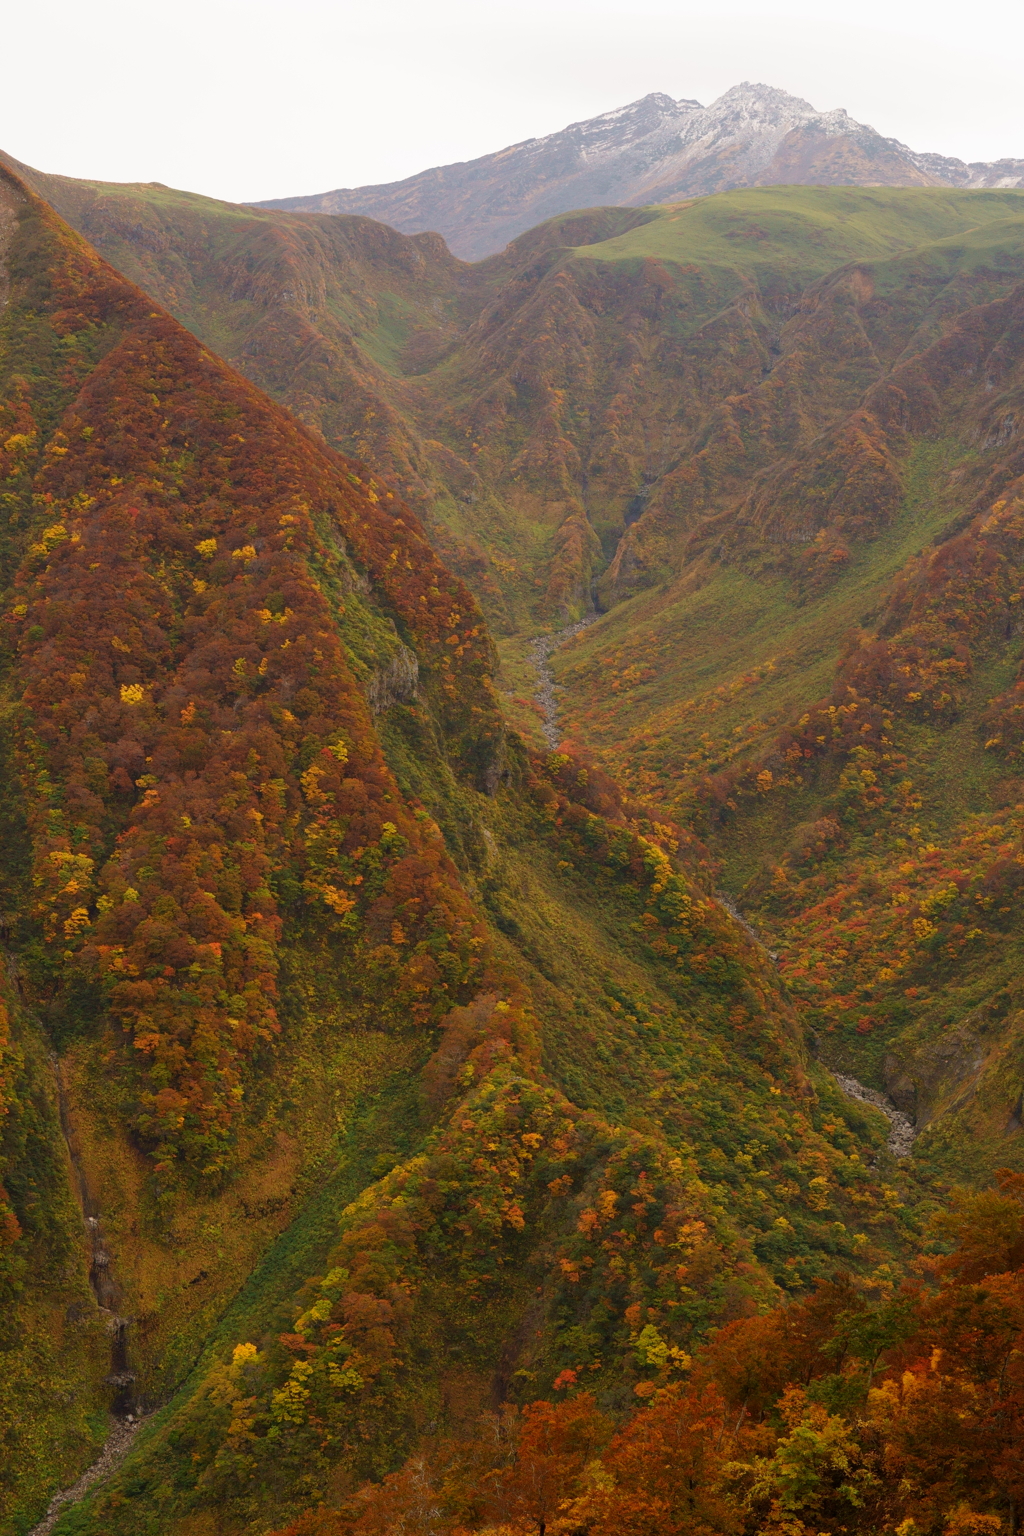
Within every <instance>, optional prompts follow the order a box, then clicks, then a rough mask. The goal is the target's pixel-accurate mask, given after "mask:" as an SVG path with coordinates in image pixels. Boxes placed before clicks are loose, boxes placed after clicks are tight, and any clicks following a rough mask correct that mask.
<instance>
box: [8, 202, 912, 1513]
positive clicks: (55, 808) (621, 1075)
mask: <svg viewBox="0 0 1024 1536" xmlns="http://www.w3.org/2000/svg"><path fill="white" fill-rule="evenodd" d="M0 205H2V209H3V219H2V223H0V228H2V231H3V240H4V252H3V272H4V291H3V310H2V314H0V410H2V426H3V430H2V432H0V445H2V459H0V486H2V502H0V507H2V513H3V546H2V552H3V560H4V574H3V580H4V598H3V604H4V606H3V634H4V651H3V668H4V670H3V708H4V731H3V738H2V739H3V746H4V751H5V753H6V755H7V758H6V766H5V771H4V774H3V779H2V783H3V796H2V801H0V812H2V816H3V825H4V833H5V835H4V837H3V859H4V891H5V898H4V900H5V912H4V982H3V986H4V992H3V1009H2V1012H0V1063H2V1071H0V1116H2V1141H0V1180H2V1184H3V1197H2V1198H3V1203H2V1206H0V1217H2V1225H0V1232H2V1238H3V1249H2V1255H0V1283H2V1285H3V1287H4V1309H3V1318H4V1322H3V1329H2V1333H0V1350H2V1354H3V1373H2V1379H3V1393H2V1396H0V1436H2V1437H3V1454H2V1455H0V1468H2V1472H0V1498H2V1505H0V1510H2V1513H0V1521H2V1522H3V1524H2V1526H0V1529H4V1531H5V1536H6V1532H7V1531H10V1532H12V1533H13V1532H14V1531H19V1530H24V1529H25V1528H26V1527H27V1525H28V1524H29V1523H30V1522H31V1520H32V1519H34V1518H38V1517H39V1516H40V1515H41V1514H42V1512H43V1510H44V1509H45V1508H46V1505H47V1502H48V1500H49V1498H50V1496H51V1495H52V1493H53V1492H54V1490H55V1488H57V1487H59V1486H60V1485H61V1484H62V1483H72V1482H73V1481H74V1479H75V1476H76V1475H77V1473H78V1472H79V1471H81V1469H82V1468H83V1467H84V1466H85V1465H87V1464H88V1463H89V1462H90V1461H91V1460H92V1459H93V1458H94V1456H95V1454H96V1450H97V1448H98V1442H99V1440H100V1439H101V1438H102V1435H103V1432H104V1427H105V1414H104V1410H105V1408H106V1407H108V1406H109V1405H111V1404H113V1405H114V1406H116V1407H118V1408H119V1409H120V1411H125V1409H126V1408H127V1407H128V1404H129V1403H130V1405H131V1408H132V1411H137V1409H138V1408H139V1407H143V1408H147V1409H148V1408H153V1407H161V1409H162V1411H161V1412H160V1413H158V1414H156V1415H154V1416H153V1417H151V1418H149V1419H147V1423H146V1426H145V1427H144V1429H143V1430H142V1431H140V1434H139V1436H138V1437H137V1439H136V1441H135V1442H134V1445H133V1450H132V1454H131V1458H130V1460H129V1462H128V1463H127V1464H126V1466H125V1468H124V1470H123V1471H122V1472H121V1473H119V1474H118V1475H117V1477H116V1478H115V1479H114V1481H113V1482H112V1483H111V1484H110V1485H109V1486H107V1487H104V1488H100V1489H96V1490H94V1491H93V1493H92V1494H91V1495H90V1500H89V1501H87V1502H86V1504H85V1505H83V1506H82V1507H81V1508H76V1509H72V1510H69V1511H67V1512H65V1513H63V1514H62V1515H61V1516H60V1519H59V1521H58V1524H57V1527H56V1529H58V1530H63V1531H70V1530H79V1531H81V1530H87V1529H96V1530H101V1529H102V1530H104V1531H111V1530H121V1529H124V1530H131V1531H133V1532H136V1533H137V1532H139V1531H143V1530H153V1531H156V1530H181V1531H185V1530H193V1531H194V1530H195V1529H197V1528H203V1526H204V1525H205V1527H206V1528H213V1527H215V1528H216V1529H218V1530H235V1529H238V1530H241V1529H246V1530H253V1529H269V1528H270V1527H271V1526H272V1525H273V1524H275V1523H278V1522H279V1519H280V1518H281V1517H282V1515H286V1514H287V1512H288V1511H289V1510H290V1509H293V1508H294V1509H297V1508H300V1507H304V1506H305V1505H307V1504H309V1503H310V1502H311V1501H316V1500H318V1499H321V1498H324V1497H328V1496H331V1497H333V1496H334V1495H335V1494H336V1493H338V1492H340V1491H344V1490H345V1489H350V1488H352V1487H354V1486H355V1484H356V1483H357V1482H358V1480H359V1479H361V1478H362V1477H364V1476H366V1475H380V1473H381V1472H382V1471H384V1470H387V1468H388V1467H389V1466H391V1465H393V1464H394V1462H395V1460H396V1458H397V1459H401V1458H402V1457H404V1456H405V1455H406V1454H407V1453H408V1451H409V1450H411V1449H414V1448H415V1446H416V1445H417V1443H418V1441H419V1438H420V1437H421V1436H422V1435H423V1434H425V1433H430V1432H432V1430H431V1426H432V1425H436V1424H438V1423H441V1424H444V1423H447V1422H456V1421H459V1419H460V1416H463V1415H465V1414H466V1413H471V1412H475V1411H476V1409H477V1408H478V1406H479V1405H480V1403H481V1402H483V1401H486V1400H488V1399H493V1400H497V1401H501V1400H502V1399H504V1398H507V1397H511V1398H515V1397H516V1396H517V1394H522V1393H523V1392H526V1391H528V1392H530V1393H531V1394H533V1395H535V1394H536V1393H537V1391H543V1390H545V1389H546V1388H547V1387H548V1386H549V1385H550V1384H551V1383H553V1381H554V1380H555V1378H556V1376H557V1375H558V1373H559V1372H560V1371H561V1370H563V1369H568V1368H571V1369H576V1368H582V1367H583V1366H584V1365H585V1364H586V1365H587V1366H588V1369H592V1372H593V1378H592V1379H593V1380H594V1383H595V1386H597V1387H598V1388H599V1389H600V1390H601V1392H602V1393H603V1394H605V1395H606V1396H607V1399H608V1402H609V1404H612V1403H614V1402H615V1401H617V1400H618V1399H619V1398H621V1397H622V1394H623V1393H630V1392H631V1391H632V1386H633V1385H634V1384H635V1383H638V1382H639V1380H640V1379H646V1378H644V1372H645V1371H647V1372H648V1374H649V1373H650V1371H651V1370H656V1369H657V1367H656V1365H655V1366H651V1364H650V1361H649V1360H647V1356H646V1355H644V1354H643V1353H641V1354H640V1355H638V1354H637V1352H636V1350H635V1348H634V1339H635V1337H636V1335H637V1320H638V1319H640V1320H642V1319H643V1318H644V1317H645V1316H651V1317H653V1316H654V1315H655V1314H656V1315H657V1317H658V1318H660V1319H661V1323H660V1325H659V1326H662V1327H663V1328H664V1329H665V1330H666V1335H665V1337H666V1338H669V1339H670V1340H671V1345H669V1344H668V1343H666V1346H665V1347H666V1348H668V1347H672V1348H676V1349H679V1350H680V1351H684V1350H685V1345H686V1343H687V1341H688V1340H689V1339H691V1337H692V1338H694V1339H696V1338H697V1337H699V1336H700V1335H701V1334H703V1333H704V1332H705V1331H706V1330H707V1329H708V1328H709V1327H712V1326H714V1325H715V1324H716V1322H717V1321H719V1320H723V1319H725V1318H726V1317H729V1316H733V1315H739V1314H743V1313H745V1312H747V1311H751V1310H756V1309H757V1308H758V1307H759V1306H762V1305H765V1304H770V1303H771V1302H773V1301H774V1300H775V1299H776V1298H778V1297H779V1296H780V1295H781V1294H782V1293H783V1292H784V1291H785V1290H786V1289H788V1288H795V1289H800V1288H802V1287H804V1286H806V1285H807V1284H808V1283H810V1282H811V1281H813V1279H814V1278H815V1277H816V1276H819V1275H823V1274H824V1273H826V1272H827V1270H828V1269H829V1268H830V1267H832V1266H833V1265H834V1264H835V1262H836V1258H837V1257H840V1258H841V1259H842V1260H843V1261H845V1262H848V1263H849V1264H851V1265H852V1266H854V1267H855V1268H858V1269H860V1270H861V1271H863V1272H864V1273H865V1274H875V1273H876V1271H877V1272H878V1273H884V1274H886V1275H889V1274H891V1273H894V1270H893V1266H894V1265H896V1266H898V1265H899V1263H900V1261H901V1255H902V1254H904V1253H905V1252H906V1250H907V1245H908V1242H909V1241H910V1240H911V1238H912V1234H913V1231H914V1226H915V1222H916V1221H917V1219H918V1218H917V1216H916V1214H915V1211H914V1209H912V1208H911V1206H913V1205H914V1203H915V1202H917V1201H919V1200H920V1198H921V1197H922V1190H921V1189H920V1188H918V1187H916V1186H915V1187H914V1189H913V1190H911V1191H910V1193H911V1196H912V1201H911V1206H906V1205H900V1206H898V1207H896V1208H892V1209H890V1206H889V1205H887V1203H886V1199H887V1197H886V1196H885V1194H884V1192H883V1190H882V1188H881V1185H880V1179H881V1177H883V1176H884V1170H885V1168H886V1166H887V1165H886V1161H885V1160H886V1153H885V1147H884V1143H885V1133H886V1128H885V1125H884V1122H882V1120H881V1117H879V1116H872V1115H871V1114H870V1113H865V1112H863V1110H862V1109H861V1108H860V1107H858V1106H856V1105H852V1104H847V1103H845V1102H844V1101H843V1100H842V1098H841V1096H840V1095H839V1094H838V1093H837V1091H836V1090H835V1088H834V1085H832V1084H831V1083H830V1081H829V1080H828V1079H827V1077H825V1076H824V1075H819V1074H816V1073H815V1072H814V1069H813V1068H809V1067H808V1063H807V1062H806V1060H805V1057H804V1052H803V1049H802V1046H801V1043H800V1039H799V1033H798V1030H797V1027H796V1021H795V1019H794V1016H793V1013H792V1010H791V1008H790V1006H789V1004H788V1003H787V1001H786V999H785V997H784V996H783V994H782V992H781V991H780V989H779V986H778V983H777V979H776V977H775V975H774V972H773V970H772V968H771V966H770V964H769V963H768V962H767V961H766V959H765V957H764V956H763V955H762V954H761V952H760V951H759V950H758V949H757V948H756V946H754V945H752V944H751V943H750V942H749V941H748V939H747V938H746V936H745V934H744V933H743V932H742V930H741V929H739V928H738V927H737V926H736V925H735V924H733V923H732V921H731V920H730V919H729V918H728V916H727V915H726V914H725V913H724V911H723V910H722V909H721V908H720V907H719V906H718V905H717V904H716V903H715V902H714V901H713V900H712V899H711V897H710V895H709V891H708V881H709V876H710V869H709V867H708V865H707V861H706V857H705V855H704V853H703V851H702V850H701V848H700V847H699V845H698V844H696V843H695V842H693V841H692V840H689V839H687V838H685V837H684V836H683V834H681V833H679V832H676V831H674V830H673V829H672V828H670V827H668V826H667V825H662V824H658V825H655V824H652V823H651V822H650V821H649V820H648V819H647V818H645V816H644V815H643V813H642V812H641V811H639V810H638V809H637V808H635V807H631V806H630V805H628V804H627V803H626V802H624V801H623V800H622V798H621V796H620V795H619V794H618V792H617V791H616V790H615V788H614V785H612V784H611V783H610V781H608V780H606V779H605V778H603V776H601V775H599V774H597V773H590V772H588V771H587V770H585V769H583V768H582V767H581V766H580V765H579V763H578V762H576V761H575V760H574V759H573V758H572V757H571V756H568V755H565V754H557V753H556V754H544V755H541V756H537V757H531V756H530V755H529V753H528V752H527V751H526V750H525V749H524V747H523V746H522V745H521V744H520V743H519V742H518V741H517V740H516V738H514V737H512V736H510V735H509V734H508V732H507V730H506V728H505V726H504V724H503V721H502V719H501V716H500V714H499V711H498V710H497V707H496V703H495V698H494V694H493V690H492V687H491V684H490V679H489V673H490V668H491V665H492V661H493V652H492V648H491V644H490V641H489V639H488V636H487V633H486V629H485V627H484V625H483V622H482V619H481V616H480V614H479V611H478V610H477V608H476V607H475V605H474V603H473V600H472V599H471V597H470V595H469V593H468V592H467V591H466V589H465V588H464V587H463V586H462V584H461V583H460V582H459V580H458V579H457V578H456V577H454V576H452V575H451V574H449V573H448V572H447V571H446V570H445V568H444V567H443V566H442V565H441V563H440V561H439V560H438V559H437V557H436V555H434V553H433V552H432V551H431V549H430V547H429V545H428V544H427V543H426V541H425V540H424V538H423V536H422V534H421V532H420V529H419V526H418V524H417V522H416V519H415V517H414V515H413V514H412V513H411V512H410V511H409V510H408V509H407V508H406V507H404V506H403V505H402V504H401V502H400V501H399V500H398V498H397V496H396V495H395V494H394V492H393V491H392V490H391V489H390V488H389V486H388V485H387V483H386V482H385V481H384V480H383V479H381V478H378V477H376V476H375V475H374V474H373V473H371V472H369V471H367V470H366V469H365V468H363V467H361V466H360V465H358V464H356V463H353V462H352V461H350V460H346V459H344V458H342V457H341V456H340V455H338V454H337V453H335V452H333V451H332V450H330V449H328V448H326V447H325V446H324V445H323V443H322V441H320V440H318V439H317V438H316V437H314V436H313V435H312V434H311V433H310V432H309V431H308V430H306V429H305V428H304V427H303V426H302V425H301V424H299V423H298V422H296V420H295V419H294V418H293V417H291V416H289V415H288V414H286V413H285V412H284V411H282V410H281V409H280V408H279V407H277V406H275V405H274V404H273V403H272V402H271V401H270V400H268V399H267V398H266V397H265V396H264V395H262V394H261V393H260V392H259V391H258V390H257V389H256V388H255V387H254V386H253V385H252V384H250V383H248V382H247V381H245V380H244V379H242V378H241V377H239V376H238V375H237V374H236V373H234V372H233V371H232V370H231V368H230V367H229V366H228V365H227V364H225V363H224V362H223V361H221V360H220V359H219V358H218V357H216V356H214V355H213V354H212V353H211V352H209V351H208V350H206V349H205V348H204V347H203V346H202V345H201V344H200V343H199V342H198V341H197V340H196V339H195V338H194V336H192V335H191V334H190V333H189V332H188V331H187V330H185V329H184V328H183V327H182V326H181V325H180V324H179V323H178V322H177V321H175V320H174V319H172V318H171V316H170V315H169V314H168V313H167V312H166V311H164V310H162V309H161V308H159V307H157V306H156V305H155V303H154V300H153V299H152V298H150V297H148V296H147V295H145V294H144V293H143V292H142V291H141V290H140V289H138V288H136V287H135V286H133V284H131V283H130V282H128V281H127V280H125V279H124V278H123V277H121V276H120V275H119V274H118V273H117V272H116V271H114V270H113V269H112V268H111V267H110V266H108V265H107V264H106V263H105V262H104V261H103V260H102V259H101V258H100V257H98V256H97V254H96V253H95V251H94V250H93V249H92V248H90V247H89V246H88V245H87V244H86V243H85V242H84V241H83V240H82V239H81V238H80V237H79V236H77V235H76V234H74V233H73V232H72V231H71V230H70V229H69V228H68V226H67V225H65V224H63V223H62V222H61V220H60V219H59V218H58V217H57V216H56V215H55V214H54V213H53V212H52V211H51V210H50V209H49V208H48V207H47V206H46V205H45V204H44V203H42V202H41V201H40V200H39V198H38V197H36V196H35V195H34V194H33V193H32V192H31V191H30V190H29V189H28V187H27V186H26V185H25V184H24V183H23V182H21V181H20V180H19V179H18V178H17V177H16V176H14V175H12V174H10V173H7V172H4V173H3V174H2V177H0ZM737 1158H740V1159H750V1161H749V1163H748V1162H745V1161H742V1160H741V1161H739V1162H737ZM876 1164H877V1167H876V1166H875V1165H876ZM735 1170H740V1171H739V1172H738V1173H737V1172H736V1171H735ZM762 1174H763V1175H764V1177H762ZM638 1190H639V1191H640V1195H639V1196H638V1195H637V1194H636V1191H638ZM862 1210H870V1211H871V1212H872V1223H873V1224H872V1227H871V1231H870V1233H861V1232H860V1230H859V1228H860V1226H861V1224H862V1223H861V1218H860V1216H859V1215H858V1214H857V1213H858V1212H859V1211H862ZM84 1217H88V1218H89V1219H90V1220H91V1221H92V1222H93V1223H99V1224H101V1226H102V1232H103V1253H104V1256H105V1258H106V1259H107V1262H108V1265H109V1266H110V1267H111V1268H113V1270H114V1272H115V1274H116V1284H115V1285H114V1286H111V1285H110V1284H109V1283H106V1282H105V1284H104V1286H103V1287H100V1286H99V1285H98V1283H96V1282H95V1276H93V1281H94V1283H93V1284H92V1285H90V1266H92V1268H93V1269H95V1264H96V1253H97V1248H96V1245H95V1243H94V1242H93V1241H92V1240H91V1238H90V1236H89V1233H90V1231H91V1230H92V1229H91V1228H90V1227H88V1226H87V1225H86V1222H85V1220H84V1219H83V1218H84ZM597 1234H600V1240H599V1241H595V1240H594V1239H595V1238H596V1237H597ZM666 1236H668V1238H669V1239H670V1240H669V1241H668V1243H667V1246H666ZM679 1245H681V1247H680V1246H679ZM683 1254H686V1255H690V1256H691V1259H692V1263H691V1262H688V1263H686V1264H681V1262H680V1256H681V1255H683ZM101 1291H102V1296H103V1297H104V1298H107V1299H108V1300H109V1299H116V1304H117V1307H118V1308H119V1313H118V1316H117V1318H116V1320H115V1322H116V1327H115V1330H114V1333H115V1337H116V1340H117V1343H118V1350H119V1351H120V1354H119V1356H118V1357H117V1358H118V1369H117V1370H116V1371H114V1370H112V1365H113V1364H114V1363H115V1357H114V1355H113V1343H112V1339H111V1336H110V1334H109V1333H108V1330H107V1326H106V1324H107V1322H108V1321H109V1319H107V1318H106V1316H105V1314H104V1313H102V1312H101V1311H100V1310H99V1309H98V1308H97V1306H96V1299H97V1298H98V1297H99V1296H100V1293H101ZM651 1308H654V1313H651V1311H650V1309H651ZM109 1310H110V1309H109V1307H108V1311H109ZM652 1326H653V1324H652ZM659 1337H662V1335H660V1334H659ZM645 1362H646V1363H645ZM126 1392H127V1393H128V1394H130V1395H129V1398H128V1402H126V1400H125V1396H124V1394H125V1393H126ZM197 1522H198V1526H197Z"/></svg>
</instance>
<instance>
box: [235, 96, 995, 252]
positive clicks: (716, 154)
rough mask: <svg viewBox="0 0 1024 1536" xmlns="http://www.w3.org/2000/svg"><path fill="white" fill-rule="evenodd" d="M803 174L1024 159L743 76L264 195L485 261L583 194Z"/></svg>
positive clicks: (813, 179) (605, 199) (843, 176)
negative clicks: (406, 165)
mask: <svg viewBox="0 0 1024 1536" xmlns="http://www.w3.org/2000/svg"><path fill="white" fill-rule="evenodd" d="M794 183H795V184H799V185H806V186H889V187H919V186H943V187H1020V186H1024V160H997V161H991V162H976V163H972V164H967V163H965V162H964V161H963V160H957V159H955V158H951V157H949V156H946V155H933V154H917V153H915V152H914V151H913V150H911V149H908V148H907V146H906V145H905V144H901V143H900V142H899V140H898V139H887V138H884V137H883V136H882V135H881V134H880V133H878V132H877V131H876V130H875V129H874V128H871V127H869V126H868V125H867V124H865V123H858V122H855V121H854V119H853V118H852V117H850V116H849V114H848V113H847V112H845V111H844V110H843V109H842V108H836V109H835V110H834V111H830V112H818V111H817V110H816V109H815V108H814V107H812V106H811V104H810V102H807V101H803V100H802V99H801V98H800V97H798V96H790V95H789V94H788V93H787V92H786V91H780V90H777V89H775V88H774V87H773V86H769V85H755V84H751V83H750V82H749V81H744V83H743V84H741V85H736V86H733V88H732V89H731V90H729V91H726V93H725V95H724V96H720V97H719V98H718V100H717V101H714V102H712V103H711V105H710V106H708V107H704V106H702V105H701V104H700V102H699V101H690V100H685V99H684V100H681V101H674V100H673V99H672V97H671V96H666V95H663V94H661V93H659V92H652V94H651V95H649V96H644V97H642V98H641V99H640V100H639V101H634V102H631V103H630V104H629V105H628V106H625V107H619V108H617V109H616V110H615V111H614V112H604V113H602V114H601V116H600V117H593V118H589V119H588V120H587V121H585V122H582V123H570V125H569V126H568V127H567V128H563V129H562V130H561V132H559V133H551V134H548V135H547V136H546V137H544V138H540V139H526V140H524V141H523V142H522V143H521V144H513V145H511V146H510V147H509V148H507V149H502V150H499V151H498V152H497V153H496V154H491V155H482V156H480V158H479V159H477V160H467V161H464V162H460V163H459V164H456V165H444V166H435V167H433V168H432V169H430V170H426V171H421V172H420V173H419V174H418V175H416V176H409V177H407V178H406V179H405V180H404V181H397V182H390V183H388V184H387V185H384V186H374V187H355V188H345V187H342V188H339V189H338V190H336V191H333V192H323V193H320V194H318V195H315V196H311V197H290V198H278V199H273V200H269V201H267V202H264V203H261V204H259V206H260V207H263V208H281V209H292V210H309V211H313V212H319V213H355V214H366V215H368V216H369V217H370V218H374V219H381V220H382V221H383V222H384V223H386V224H390V225H392V226H393V227H394V228H395V229H398V230H401V231H402V233H403V234H418V233H420V232H421V231H423V230H428V229H429V230H438V231H440V233H441V234H442V235H444V237H445V239H446V240H447V241H448V244H449V245H450V247H451V249H452V250H453V251H454V252H455V254H456V255H457V256H461V257H462V258H463V259H465V260H467V261H477V260H479V259H480V258H481V257H484V256H488V255H491V254H492V253H493V252H495V251H499V250H501V249H503V248H504V246H505V245H507V244H508V242H509V241H510V240H512V239H514V238H515V236H516V235H518V234H521V233H522V232H523V231H524V230H526V229H530V228H532V227H533V226H534V225H535V224H537V223H539V222H540V221H541V220H543V219H548V218H553V217H555V216H556V215H558V214H562V213H568V212H571V211H572V210H574V209H578V208H589V207H595V206H597V205H599V204H613V203H614V204H619V205H622V204H625V205H630V206H636V205H639V204H644V203H655V202H665V201H667V200H669V199H671V198H681V197H694V196H701V195H704V194H707V193H710V192H723V191H727V190H729V189H731V188H733V187H750V186H776V185H779V184H794Z"/></svg>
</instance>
